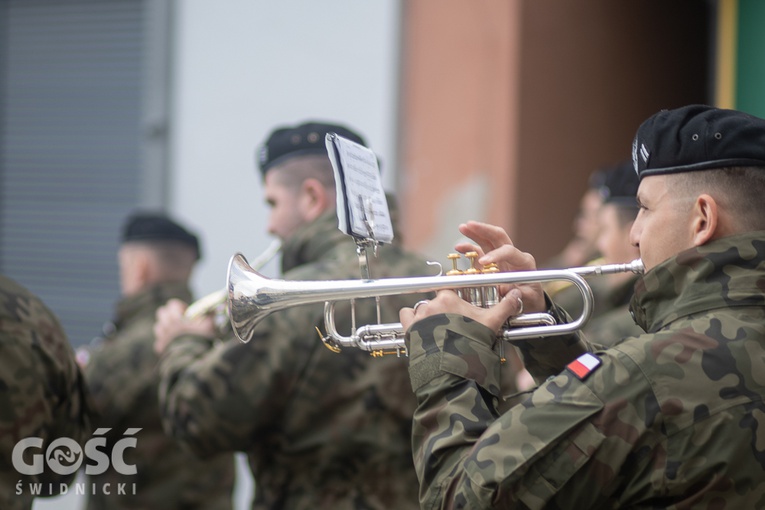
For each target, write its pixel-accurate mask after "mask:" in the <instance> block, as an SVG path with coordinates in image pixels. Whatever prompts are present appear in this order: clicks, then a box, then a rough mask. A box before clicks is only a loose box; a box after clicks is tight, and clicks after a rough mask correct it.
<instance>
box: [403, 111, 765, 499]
mask: <svg viewBox="0 0 765 510" xmlns="http://www.w3.org/2000/svg"><path fill="white" fill-rule="evenodd" d="M633 160H634V161H633V163H634V169H635V171H637V173H638V176H639V178H640V186H639V189H638V193H637V198H638V203H639V206H640V211H639V213H638V216H637V218H636V219H635V222H634V224H633V227H632V233H631V240H632V243H633V244H634V245H635V246H637V247H638V248H639V250H640V255H641V258H642V260H643V263H644V264H645V268H646V271H647V272H646V274H645V275H644V276H643V277H642V278H640V279H639V280H638V282H637V284H636V287H635V294H634V296H633V299H632V304H631V309H632V312H633V314H634V317H635V319H636V321H637V322H638V324H640V326H641V327H642V328H643V329H644V330H645V331H646V334H643V335H640V336H635V337H630V338H627V339H625V340H623V341H622V342H621V343H618V344H617V345H615V346H613V347H612V348H610V349H608V350H604V351H599V352H587V350H586V344H585V343H583V342H582V340H581V339H580V338H577V337H576V336H571V337H569V338H564V337H558V338H557V339H546V340H542V341H540V340H529V341H524V342H521V344H520V345H521V351H522V352H523V354H524V360H525V362H526V367H527V368H528V369H529V371H530V372H531V374H532V375H533V376H534V377H535V379H536V380H537V381H538V382H539V383H540V386H539V387H538V388H537V389H536V390H535V391H534V392H533V393H532V394H531V395H530V396H529V398H528V399H527V400H526V401H525V402H523V403H521V404H519V405H517V406H515V407H513V408H512V409H511V410H509V411H508V412H506V413H505V414H502V415H501V416H500V415H498V413H497V411H496V408H495V407H494V400H493V399H492V395H497V391H498V388H497V387H498V384H497V381H498V371H499V367H500V362H499V360H498V354H497V352H496V334H495V333H496V331H498V329H499V328H500V327H501V326H502V324H503V323H504V321H505V319H506V318H507V317H508V316H511V315H514V314H515V313H517V310H518V308H519V305H520V304H521V302H522V305H523V308H524V309H525V310H527V311H542V310H549V311H550V312H551V313H552V314H554V315H558V314H560V313H561V312H560V310H557V309H556V307H555V306H554V305H553V304H552V303H550V302H549V301H547V300H546V299H545V296H544V295H543V294H542V292H541V289H540V287H539V285H520V286H518V287H517V288H514V289H512V290H509V291H507V293H506V294H505V298H504V299H503V300H502V301H501V302H500V304H498V305H497V306H495V307H494V308H490V309H479V308H476V307H471V306H470V305H468V304H466V303H465V302H464V301H463V300H461V299H459V298H458V297H457V296H456V295H455V294H454V293H452V292H450V291H441V292H439V295H438V297H437V298H436V299H434V300H432V301H430V302H429V303H427V304H424V305H421V306H419V307H417V309H416V310H414V309H411V308H405V309H403V310H402V311H401V314H400V317H401V322H402V324H403V325H404V326H405V327H408V328H409V329H408V339H409V351H410V356H411V357H410V358H409V360H410V366H409V370H410V375H411V380H412V383H413V388H414V390H415V392H416V393H417V395H418V401H419V406H418V409H417V412H416V414H415V425H414V428H415V430H414V436H413V443H414V447H415V462H416V465H417V470H418V475H419V478H420V487H421V488H420V500H421V503H422V506H423V508H470V509H479V508H576V509H584V508H713V507H714V508H721V509H723V508H726V509H738V508H760V507H762V504H763V497H764V496H763V495H764V494H765V446H764V445H763V442H762V440H761V438H762V437H763V433H764V432H765V421H763V416H765V404H764V403H763V398H762V396H763V395H765V380H763V377H762V374H765V354H764V353H765V292H764V291H763V289H765V201H763V200H762V197H763V195H764V194H765V120H763V119H759V118H756V117H752V116H750V115H747V114H744V113H741V112H737V111H733V110H722V109H717V108H711V107H707V106H701V105H692V106H688V107H684V108H679V109H676V110H669V111H666V110H665V111H662V112H659V113H657V114H656V115H654V116H652V117H651V118H649V119H648V120H647V121H645V122H644V123H643V124H642V125H641V126H640V128H639V129H638V132H637V136H636V137H635V140H634V145H633ZM460 230H461V232H462V233H463V234H465V235H466V236H468V237H470V238H471V239H473V240H474V241H475V242H476V243H477V245H479V246H480V248H481V249H482V251H483V253H484V255H483V256H482V257H481V258H480V259H479V262H480V263H482V264H488V263H498V264H500V267H501V269H503V270H512V269H515V270H517V269H525V270H529V269H534V265H535V264H534V259H533V257H531V256H530V255H529V254H527V253H523V252H521V251H520V250H518V249H517V248H515V247H514V246H513V245H512V243H511V242H510V239H509V237H508V236H507V234H506V233H505V232H504V231H503V230H502V229H501V228H498V227H493V226H490V225H486V224H480V223H473V222H471V223H467V224H465V225H463V226H462V227H461V228H460ZM467 248H473V246H467V247H464V246H463V247H462V249H463V250H464V249H467ZM506 290H507V289H506ZM548 378H549V379H548Z"/></svg>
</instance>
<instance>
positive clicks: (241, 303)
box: [228, 253, 644, 356]
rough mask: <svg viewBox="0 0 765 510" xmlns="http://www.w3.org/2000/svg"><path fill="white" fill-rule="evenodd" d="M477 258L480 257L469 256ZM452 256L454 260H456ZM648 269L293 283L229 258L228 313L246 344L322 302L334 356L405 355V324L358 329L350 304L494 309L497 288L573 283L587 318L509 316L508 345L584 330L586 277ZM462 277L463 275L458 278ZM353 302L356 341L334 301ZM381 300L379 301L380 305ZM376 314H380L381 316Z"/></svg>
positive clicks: (635, 264) (588, 300) (488, 271)
mask: <svg viewBox="0 0 765 510" xmlns="http://www.w3.org/2000/svg"><path fill="white" fill-rule="evenodd" d="M471 255H472V258H473V264H474V262H475V257H476V256H477V254H472V253H469V254H466V256H469V257H470V256H471ZM453 257H454V255H450V256H449V258H453ZM643 271H644V268H643V263H642V262H641V261H640V260H639V259H638V260H634V261H632V262H630V263H628V264H608V265H602V266H586V267H578V268H573V269H551V270H538V271H515V272H504V273H503V272H499V271H498V270H497V268H496V267H489V268H485V271H484V270H477V269H475V268H474V267H472V268H471V270H468V271H464V272H463V271H459V270H457V269H456V263H455V269H454V270H452V271H449V272H448V273H447V274H446V275H439V276H421V277H406V278H383V279H379V280H322V281H289V280H275V279H269V278H266V277H264V276H263V275H261V274H259V273H258V272H257V271H256V270H255V269H253V268H252V267H250V266H249V265H248V263H247V259H245V257H244V256H243V255H242V254H239V253H238V254H236V255H234V256H233V257H232V258H231V261H230V262H229V266H228V312H229V317H230V319H231V326H232V328H233V330H234V333H235V334H236V336H237V337H238V338H239V339H240V340H241V341H243V342H248V341H249V340H250V339H251V338H252V335H253V331H254V329H255V327H256V326H257V324H258V323H259V322H260V321H261V320H263V318H265V317H266V316H267V315H269V314H270V313H272V312H276V311H279V310H283V309H285V308H289V307H292V306H299V305H307V304H314V303H320V302H322V301H323V302H324V303H325V305H324V322H325V327H326V329H327V333H326V335H323V336H322V340H323V341H324V343H325V344H326V345H327V347H329V348H330V349H332V350H333V351H336V352H337V351H339V350H340V349H341V348H343V347H355V348H359V349H362V350H365V351H369V352H371V353H372V355H373V356H381V355H384V354H398V355H402V354H406V347H405V343H404V333H405V332H404V330H403V327H402V326H401V324H400V323H391V324H372V325H364V326H361V327H359V328H358V329H356V326H355V317H354V315H355V313H354V308H353V300H355V299H362V298H379V297H382V296H392V295H400V294H417V293H425V292H432V291H437V290H441V289H453V290H456V291H457V292H458V293H459V294H460V295H461V296H462V297H463V298H464V299H467V300H468V301H470V302H472V303H473V304H476V305H477V306H484V307H488V306H492V305H493V304H495V303H496V301H497V299H499V290H498V286H499V285H504V284H522V283H544V282H549V281H555V280H564V281H568V282H570V283H571V284H572V285H574V286H575V287H576V288H577V289H578V290H579V292H580V293H581V295H582V299H583V300H584V305H583V310H582V314H581V315H580V316H579V317H578V318H577V319H576V320H573V321H571V322H568V323H564V324H557V323H556V321H555V319H554V318H553V317H552V316H551V315H549V314H546V313H535V314H524V315H518V316H516V317H513V318H511V319H510V320H509V321H508V323H507V324H506V327H505V328H504V329H503V330H502V331H501V336H502V338H503V339H505V340H517V339H524V338H537V337H548V336H556V335H564V334H567V333H571V332H573V331H576V330H578V329H580V328H581V327H582V326H583V325H584V324H585V323H586V322H587V320H589V318H590V315H591V314H592V306H593V296H592V290H591V289H590V286H589V285H588V284H587V282H586V281H585V280H584V278H585V277H588V276H591V275H601V274H611V273H622V272H633V273H642V272H643ZM457 273H459V274H457ZM343 300H351V314H352V316H351V319H352V323H353V325H352V327H353V329H354V330H355V331H354V332H353V333H352V334H351V336H343V335H341V334H340V333H338V331H337V330H336V328H335V316H334V308H335V302H337V301H343ZM378 302H379V300H378ZM378 316H379V314H378Z"/></svg>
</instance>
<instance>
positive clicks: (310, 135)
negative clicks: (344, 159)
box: [257, 121, 366, 177]
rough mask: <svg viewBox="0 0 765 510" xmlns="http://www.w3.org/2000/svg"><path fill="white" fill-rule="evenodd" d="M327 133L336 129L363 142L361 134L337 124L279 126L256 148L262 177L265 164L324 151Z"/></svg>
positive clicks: (313, 122) (350, 137)
mask: <svg viewBox="0 0 765 510" xmlns="http://www.w3.org/2000/svg"><path fill="white" fill-rule="evenodd" d="M327 133H337V134H338V135H340V136H342V137H343V138H347V139H349V140H352V141H354V142H356V143H358V144H360V145H366V143H365V142H364V139H363V138H362V137H361V135H359V134H357V133H354V132H353V131H351V130H350V129H348V128H347V127H345V126H341V125H338V124H331V123H326V122H315V121H312V122H305V123H303V124H300V125H297V126H281V127H279V128H277V129H275V130H274V131H272V132H271V134H270V135H269V137H268V139H267V140H266V141H265V143H263V145H261V146H260V147H259V148H258V153H257V158H258V166H259V167H260V171H261V172H262V174H263V176H264V177H265V175H266V172H267V171H268V169H269V168H272V167H274V166H276V165H279V164H281V163H284V162H285V161H286V160H288V159H289V158H292V157H295V156H306V155H309V154H324V155H326V154H327V146H326V144H325V138H326V135H327Z"/></svg>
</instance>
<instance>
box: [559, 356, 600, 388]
mask: <svg viewBox="0 0 765 510" xmlns="http://www.w3.org/2000/svg"><path fill="white" fill-rule="evenodd" d="M601 363H603V362H602V361H601V359H600V358H598V357H597V356H595V355H594V354H590V353H589V352H586V353H584V354H582V355H581V356H579V357H578V358H576V359H575V360H574V361H572V362H571V363H569V364H568V365H566V368H567V369H568V370H569V371H570V372H571V373H573V374H574V375H575V376H576V377H577V378H578V379H579V380H580V381H584V380H585V379H587V377H588V376H589V375H590V374H591V373H593V372H594V371H595V370H597V369H598V367H599V366H600V365H601Z"/></svg>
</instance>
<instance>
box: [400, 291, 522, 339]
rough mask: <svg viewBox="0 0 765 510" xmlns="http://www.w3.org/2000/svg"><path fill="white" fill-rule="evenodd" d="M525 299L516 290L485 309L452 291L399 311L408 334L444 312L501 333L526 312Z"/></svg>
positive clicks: (438, 294) (443, 292)
mask: <svg viewBox="0 0 765 510" xmlns="http://www.w3.org/2000/svg"><path fill="white" fill-rule="evenodd" d="M521 296H522V294H521V291H520V290H518V289H512V290H511V291H510V292H509V293H508V294H506V295H505V296H504V297H503V298H502V299H501V300H500V301H499V303H497V304H496V305H495V306H493V307H491V308H483V307H480V306H475V305H473V304H471V303H469V302H468V301H465V300H464V299H462V298H461V297H459V296H458V295H457V293H456V292H454V291H452V290H440V291H438V293H437V294H436V297H435V298H434V299H431V300H429V301H419V302H417V303H416V304H415V305H414V307H412V308H402V309H401V310H400V311H399V320H400V321H401V325H402V326H403V328H404V331H406V330H408V329H409V327H410V326H411V325H412V324H414V323H415V322H417V321H419V320H422V319H425V318H426V317H431V316H433V315H438V314H441V313H453V314H457V315H462V316H464V317H469V318H471V319H473V320H475V321H478V322H481V323H482V324H484V325H485V326H486V327H488V328H490V329H492V330H493V331H495V332H498V331H499V330H500V328H502V326H503V325H504V324H505V321H506V320H507V318H508V317H515V316H516V315H520V314H521V313H523V301H522V299H521Z"/></svg>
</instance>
